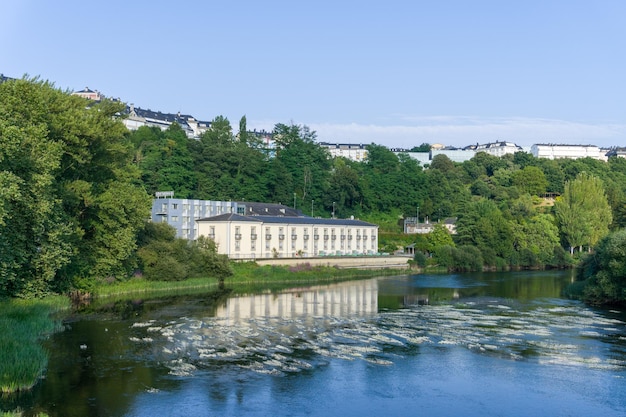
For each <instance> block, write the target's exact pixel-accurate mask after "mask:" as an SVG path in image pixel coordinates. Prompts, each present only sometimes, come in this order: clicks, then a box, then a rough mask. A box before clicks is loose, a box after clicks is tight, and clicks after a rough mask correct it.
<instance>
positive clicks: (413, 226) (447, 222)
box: [404, 217, 457, 235]
mask: <svg viewBox="0 0 626 417" xmlns="http://www.w3.org/2000/svg"><path fill="white" fill-rule="evenodd" d="M416 219H417V218H416V217H406V218H405V219H404V233H407V234H414V233H417V234H422V235H423V234H428V233H430V232H432V231H433V229H434V228H435V226H436V225H438V224H441V225H443V226H444V227H445V228H446V229H447V230H448V232H449V233H450V234H451V235H455V234H456V220H457V218H456V217H448V218H446V219H444V220H443V222H438V223H430V222H429V221H428V220H426V222H425V223H419V221H417V222H416Z"/></svg>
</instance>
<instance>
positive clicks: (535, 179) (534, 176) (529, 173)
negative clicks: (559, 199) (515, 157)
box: [513, 166, 548, 195]
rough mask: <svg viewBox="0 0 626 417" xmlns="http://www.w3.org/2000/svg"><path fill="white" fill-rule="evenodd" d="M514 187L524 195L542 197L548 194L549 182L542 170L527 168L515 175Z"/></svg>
mask: <svg viewBox="0 0 626 417" xmlns="http://www.w3.org/2000/svg"><path fill="white" fill-rule="evenodd" d="M513 185H514V186H516V187H517V188H518V189H519V190H520V191H521V192H523V193H528V194H530V195H541V194H544V193H545V192H546V187H547V186H548V180H546V176H545V175H544V173H543V171H542V170H541V169H539V168H537V167H535V166H527V167H525V168H524V169H521V170H519V171H515V172H514V173H513Z"/></svg>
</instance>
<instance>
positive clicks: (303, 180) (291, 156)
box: [266, 123, 332, 205]
mask: <svg viewBox="0 0 626 417" xmlns="http://www.w3.org/2000/svg"><path fill="white" fill-rule="evenodd" d="M272 137H273V138H274V141H275V143H276V156H275V157H274V158H273V159H272V160H271V161H270V163H269V172H268V174H267V175H266V185H267V188H268V191H269V198H270V199H271V200H272V201H275V202H282V203H287V202H288V201H293V196H294V193H295V195H296V197H297V200H298V201H300V202H301V204H302V205H304V204H310V202H311V200H316V201H323V200H324V199H323V196H324V194H325V192H326V191H327V190H328V181H329V177H330V170H331V167H332V163H331V158H330V154H329V153H328V151H327V150H326V149H325V148H322V147H321V146H320V145H318V144H317V143H316V142H315V137H316V135H315V132H313V131H311V130H310V129H309V128H308V127H307V126H299V125H289V126H288V125H284V124H280V123H279V124H277V125H276V126H275V127H274V131H273V134H272ZM331 204H332V201H331Z"/></svg>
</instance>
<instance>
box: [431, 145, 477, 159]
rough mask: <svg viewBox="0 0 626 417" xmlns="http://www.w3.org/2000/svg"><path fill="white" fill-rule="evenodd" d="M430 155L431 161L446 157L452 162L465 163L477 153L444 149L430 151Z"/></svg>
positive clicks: (469, 150)
mask: <svg viewBox="0 0 626 417" xmlns="http://www.w3.org/2000/svg"><path fill="white" fill-rule="evenodd" d="M430 155H431V158H430V159H433V158H434V157H435V156H437V155H445V156H447V157H448V158H449V159H450V160H451V161H452V162H465V161H469V160H470V159H472V158H473V157H474V155H476V152H475V151H473V150H471V149H457V148H444V149H433V150H431V151H430Z"/></svg>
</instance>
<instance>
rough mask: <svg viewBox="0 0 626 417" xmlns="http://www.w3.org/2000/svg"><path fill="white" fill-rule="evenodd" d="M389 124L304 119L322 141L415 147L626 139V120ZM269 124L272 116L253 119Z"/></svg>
mask: <svg viewBox="0 0 626 417" xmlns="http://www.w3.org/2000/svg"><path fill="white" fill-rule="evenodd" d="M396 120H397V123H394V124H389V125H380V124H359V123H346V124H341V123H299V124H306V125H307V126H308V127H310V128H311V129H312V130H314V131H315V132H317V137H318V140H319V141H324V142H339V143H342V142H343V143H364V144H366V143H376V144H380V145H385V146H388V147H398V148H411V147H413V146H417V145H420V144H422V143H425V142H426V143H442V144H445V145H450V146H466V145H469V144H473V143H487V142H495V141H497V140H499V141H509V142H514V143H516V144H518V145H520V146H530V145H532V144H534V143H571V144H592V145H598V146H624V145H626V143H625V142H626V140H625V139H626V125H622V124H610V123H604V124H602V123H582V122H570V121H565V120H554V119H540V118H537V119H533V118H523V117H514V118H478V117H470V116H431V117H410V116H398V117H396ZM252 124H255V125H259V126H263V127H262V128H264V129H266V130H271V129H272V128H273V124H271V123H270V122H269V121H264V122H260V123H251V125H252Z"/></svg>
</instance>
